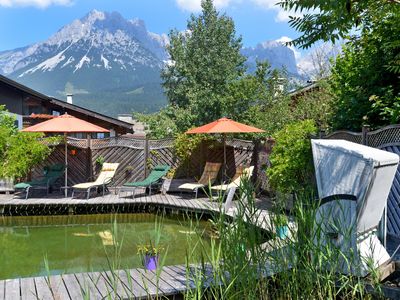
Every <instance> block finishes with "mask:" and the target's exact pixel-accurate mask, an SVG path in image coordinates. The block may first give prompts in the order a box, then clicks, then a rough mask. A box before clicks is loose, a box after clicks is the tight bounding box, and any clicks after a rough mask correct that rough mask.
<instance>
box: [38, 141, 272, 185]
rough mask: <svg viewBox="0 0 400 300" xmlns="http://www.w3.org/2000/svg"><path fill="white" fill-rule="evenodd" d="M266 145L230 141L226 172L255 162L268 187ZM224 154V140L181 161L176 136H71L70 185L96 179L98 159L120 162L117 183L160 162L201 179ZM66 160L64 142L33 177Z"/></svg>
mask: <svg viewBox="0 0 400 300" xmlns="http://www.w3.org/2000/svg"><path fill="white" fill-rule="evenodd" d="M264 145H265V144H261V143H259V142H258V143H253V142H252V141H246V140H239V139H231V140H227V145H226V153H227V156H226V157H227V168H226V173H227V175H228V176H229V177H231V176H233V175H234V174H235V171H236V167H237V166H240V165H244V166H249V165H254V166H255V167H256V168H255V176H254V178H258V184H259V186H261V187H262V188H265V187H266V176H265V166H267V165H268V155H269V152H268V151H265V146H264ZM223 157H224V156H223V144H222V141H207V142H203V143H201V144H200V146H199V147H198V148H197V149H195V150H194V151H193V154H192V155H191V157H190V158H189V159H188V161H185V162H182V161H180V160H179V159H178V157H177V156H176V155H175V151H174V140H173V139H164V140H146V139H131V138H124V137H113V138H107V139H99V140H97V139H96V140H95V139H93V140H86V139H74V138H68V170H69V173H68V175H69V176H68V185H73V184H76V183H80V182H86V181H90V180H94V179H96V177H97V175H98V173H99V170H100V166H99V165H98V163H97V161H98V160H104V161H105V162H110V163H115V162H116V163H119V164H120V165H119V167H118V170H117V173H116V176H115V178H114V185H115V186H120V185H122V184H124V183H125V182H129V181H138V180H143V179H144V178H145V177H146V176H147V175H148V174H149V172H150V171H151V170H152V168H153V167H154V166H156V165H159V164H163V165H164V164H167V165H170V166H171V167H172V168H173V170H174V171H175V172H174V178H199V177H200V176H201V173H202V172H203V168H204V165H205V163H206V161H211V162H223ZM100 158H102V159H100ZM64 160H65V150H64V145H57V146H54V151H53V152H52V154H51V155H50V156H49V157H48V158H47V160H46V161H45V162H44V163H42V164H41V165H39V166H36V167H35V169H34V170H33V172H32V177H33V178H35V177H38V176H40V175H42V174H43V167H44V166H46V165H53V164H56V163H61V164H63V163H64ZM221 173H222V172H221ZM221 175H222V174H221Z"/></svg>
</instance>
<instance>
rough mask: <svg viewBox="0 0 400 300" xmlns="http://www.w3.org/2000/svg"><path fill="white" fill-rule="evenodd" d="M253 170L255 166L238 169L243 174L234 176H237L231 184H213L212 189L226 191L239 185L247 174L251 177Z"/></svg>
mask: <svg viewBox="0 0 400 300" xmlns="http://www.w3.org/2000/svg"><path fill="white" fill-rule="evenodd" d="M253 170H254V166H251V167H248V168H245V169H243V170H238V171H240V172H241V174H240V175H239V176H236V174H235V176H234V177H233V178H235V177H236V178H235V179H234V180H233V181H232V182H231V183H230V184H222V185H215V186H212V187H211V189H212V190H216V191H226V190H228V189H230V188H233V187H239V186H240V184H241V181H242V178H244V177H245V176H248V178H250V177H251V176H252V175H253Z"/></svg>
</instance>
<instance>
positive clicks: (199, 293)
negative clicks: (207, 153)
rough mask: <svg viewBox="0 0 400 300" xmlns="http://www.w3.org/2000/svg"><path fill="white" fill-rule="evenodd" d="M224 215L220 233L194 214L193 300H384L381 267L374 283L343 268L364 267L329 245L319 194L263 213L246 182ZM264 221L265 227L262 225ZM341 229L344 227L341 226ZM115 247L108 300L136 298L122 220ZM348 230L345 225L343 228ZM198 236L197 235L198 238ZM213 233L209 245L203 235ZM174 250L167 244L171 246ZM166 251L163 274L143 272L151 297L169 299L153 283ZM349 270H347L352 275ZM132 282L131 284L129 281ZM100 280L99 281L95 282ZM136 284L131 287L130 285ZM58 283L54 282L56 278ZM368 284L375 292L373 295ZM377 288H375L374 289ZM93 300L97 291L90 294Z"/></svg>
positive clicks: (189, 253)
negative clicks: (283, 228)
mask: <svg viewBox="0 0 400 300" xmlns="http://www.w3.org/2000/svg"><path fill="white" fill-rule="evenodd" d="M215 201H217V203H218V204H219V211H218V212H216V213H214V214H212V215H211V217H210V220H209V221H210V226H211V228H212V230H211V231H210V230H209V229H204V228H203V227H201V226H200V225H199V222H200V219H201V216H198V217H193V216H188V217H187V220H188V221H189V224H190V225H189V226H190V232H191V233H190V234H187V235H186V236H187V244H188V248H187V249H186V284H187V289H186V292H185V294H184V298H185V299H198V300H200V299H210V300H211V299H221V300H222V299H261V300H262V299H376V298H379V297H382V296H381V295H382V294H381V291H380V288H379V287H380V283H379V273H378V270H377V269H376V268H375V267H374V266H373V264H372V262H371V263H370V264H369V266H370V276H369V279H368V280H367V279H365V278H360V277H357V276H352V275H346V274H342V272H340V270H348V271H349V272H347V273H349V274H351V272H350V271H354V270H357V268H358V267H359V266H357V260H356V259H354V257H353V255H354V254H355V253H352V251H351V249H350V250H349V251H343V250H340V249H339V248H338V247H335V245H334V244H332V243H326V241H325V240H324V238H323V233H324V230H326V228H324V227H323V226H322V225H321V224H319V223H318V222H316V220H317V219H318V216H317V214H318V210H317V208H318V205H319V202H318V201H317V200H315V196H314V195H313V194H312V193H303V194H300V195H298V197H297V200H296V202H295V204H294V206H293V209H292V211H291V214H290V215H289V214H287V213H286V207H285V205H284V203H283V202H282V201H279V199H277V201H276V202H275V203H276V204H277V205H276V206H275V207H274V208H273V209H272V210H271V211H270V212H269V213H268V214H265V211H262V210H260V209H258V208H257V205H256V199H255V191H254V187H253V185H252V184H251V182H249V181H244V182H243V181H242V185H241V186H240V188H239V189H238V191H237V199H236V201H235V205H234V208H232V209H230V210H227V208H226V207H225V203H224V197H223V195H219V196H218V197H217V199H216V200H215ZM283 220H284V221H285V223H286V222H287V224H288V231H289V232H288V236H287V237H284V238H282V237H279V236H278V235H277V234H276V227H277V226H278V225H283ZM260 222H261V223H263V224H264V225H263V226H262V227H263V229H261V227H260V224H261V223H260ZM162 223H163V222H162V216H160V217H158V218H157V219H156V221H155V236H154V238H155V242H156V243H157V244H158V242H159V241H160V237H161V235H162ZM340 225H341V224H337V226H339V227H340ZM112 227H113V229H112V236H113V239H114V240H113V241H114V243H113V245H114V247H112V250H111V252H107V257H108V266H107V268H108V269H109V270H110V271H107V272H106V273H107V274H109V277H108V282H109V285H110V290H109V294H108V296H107V298H108V299H115V298H118V297H119V296H120V295H119V294H118V295H117V291H119V292H121V290H123V291H124V297H125V298H127V299H131V298H134V295H133V292H132V291H133V290H134V285H135V284H137V283H135V282H134V281H133V280H132V278H131V274H130V271H129V270H121V263H120V261H121V255H120V251H121V247H122V243H123V233H119V232H118V231H117V224H116V222H115V221H114V223H113V226H112ZM339 229H340V228H339ZM351 230H352V228H351V227H349V228H348V229H347V230H343V228H341V232H342V233H343V239H344V241H343V242H344V243H346V242H350V239H351V236H350V233H351ZM192 233H194V234H192ZM204 236H209V237H210V239H209V240H208V241H207V240H205V239H203V238H199V237H204ZM167 246H168V245H166V248H168V247H167ZM167 250H168V249H166V251H165V253H163V257H162V258H161V260H160V263H159V265H158V268H157V271H155V272H154V273H153V272H150V273H149V274H147V273H142V275H143V276H142V278H135V281H137V282H139V284H140V285H141V286H142V287H144V288H145V289H146V290H147V291H148V294H149V298H154V299H164V298H165V297H164V296H163V295H161V294H160V293H159V290H158V287H157V288H156V289H155V290H154V289H153V290H152V289H151V288H150V287H149V286H148V285H147V284H148V280H147V279H146V277H147V278H153V280H154V279H155V280H154V281H153V282H155V283H156V285H157V286H158V282H159V278H160V276H161V273H162V269H163V266H164V264H165V257H166V256H167ZM345 273H346V272H345ZM122 276H123V277H126V278H128V281H127V280H126V279H125V280H124V281H123V280H121V278H122ZM93 281H94V282H95V281H96V279H93ZM127 282H128V284H127ZM49 283H50V280H49ZM367 285H368V287H369V289H368V292H367ZM371 287H372V290H371ZM82 294H83V295H84V298H85V299H90V298H91V296H90V290H89V288H85V290H84V291H82Z"/></svg>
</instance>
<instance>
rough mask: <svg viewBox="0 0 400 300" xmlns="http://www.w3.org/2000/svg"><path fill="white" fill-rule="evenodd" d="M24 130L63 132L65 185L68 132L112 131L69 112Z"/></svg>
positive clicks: (66, 177)
mask: <svg viewBox="0 0 400 300" xmlns="http://www.w3.org/2000/svg"><path fill="white" fill-rule="evenodd" d="M22 131H25V132H44V133H63V134H64V144H65V186H67V185H68V184H67V179H68V152H67V151H68V150H67V134H68V133H81V132H82V133H98V132H100V133H101V132H104V133H106V132H110V130H108V129H105V128H103V127H100V126H97V125H95V124H92V123H90V122H87V121H84V120H81V119H78V118H76V117H74V116H71V115H69V114H67V113H65V114H64V115H61V116H59V117H56V118H54V119H50V120H47V121H44V122H41V123H39V124H36V125H33V126H30V127H27V128H25V129H23V130H22ZM67 192H68V191H67V189H65V197H67Z"/></svg>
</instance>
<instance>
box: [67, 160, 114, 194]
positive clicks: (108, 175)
mask: <svg viewBox="0 0 400 300" xmlns="http://www.w3.org/2000/svg"><path fill="white" fill-rule="evenodd" d="M118 166H119V163H104V164H103V167H102V169H101V171H100V174H99V176H98V177H97V179H96V181H93V182H83V183H78V184H75V185H74V186H73V188H74V189H78V190H79V189H82V190H83V189H88V188H90V187H96V186H102V185H107V184H109V183H110V182H111V180H112V179H113V177H114V175H115V172H116V171H117V168H118Z"/></svg>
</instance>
